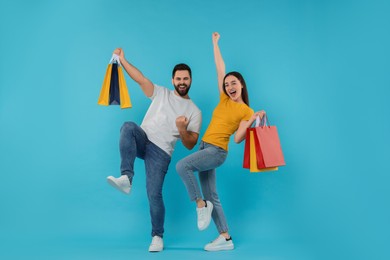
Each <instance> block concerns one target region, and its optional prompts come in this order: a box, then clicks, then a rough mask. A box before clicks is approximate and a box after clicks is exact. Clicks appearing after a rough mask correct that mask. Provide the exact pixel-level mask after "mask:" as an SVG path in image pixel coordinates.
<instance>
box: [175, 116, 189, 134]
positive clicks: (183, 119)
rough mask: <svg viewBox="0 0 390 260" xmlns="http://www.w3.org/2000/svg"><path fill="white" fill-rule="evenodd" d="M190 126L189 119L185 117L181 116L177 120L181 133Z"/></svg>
mask: <svg viewBox="0 0 390 260" xmlns="http://www.w3.org/2000/svg"><path fill="white" fill-rule="evenodd" d="M188 124H189V121H188V118H187V117H185V116H179V117H178V118H176V127H177V129H178V130H179V132H180V131H185V130H187V126H188Z"/></svg>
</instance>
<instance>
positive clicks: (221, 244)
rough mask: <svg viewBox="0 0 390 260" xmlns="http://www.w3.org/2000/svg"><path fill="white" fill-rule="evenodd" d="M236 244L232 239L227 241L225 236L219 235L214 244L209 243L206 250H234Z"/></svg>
mask: <svg viewBox="0 0 390 260" xmlns="http://www.w3.org/2000/svg"><path fill="white" fill-rule="evenodd" d="M233 249H234V244H233V240H232V237H230V238H229V239H226V238H225V237H224V236H222V235H219V237H217V239H215V240H214V241H213V242H211V243H208V244H207V245H206V246H205V247H204V250H206V251H220V250H233Z"/></svg>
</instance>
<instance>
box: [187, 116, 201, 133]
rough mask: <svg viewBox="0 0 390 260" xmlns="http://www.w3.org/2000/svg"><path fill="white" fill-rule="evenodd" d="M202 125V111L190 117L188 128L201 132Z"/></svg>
mask: <svg viewBox="0 0 390 260" xmlns="http://www.w3.org/2000/svg"><path fill="white" fill-rule="evenodd" d="M201 126H202V112H200V111H199V113H198V114H196V115H194V116H192V117H191V118H190V122H189V123H188V126H187V130H188V131H191V132H195V133H198V134H199V133H200V128H201Z"/></svg>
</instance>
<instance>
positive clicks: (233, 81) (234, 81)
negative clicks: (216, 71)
mask: <svg viewBox="0 0 390 260" xmlns="http://www.w3.org/2000/svg"><path fill="white" fill-rule="evenodd" d="M236 82H237V81H236V80H235V79H233V80H232V81H230V83H236ZM226 84H229V82H225V85H226Z"/></svg>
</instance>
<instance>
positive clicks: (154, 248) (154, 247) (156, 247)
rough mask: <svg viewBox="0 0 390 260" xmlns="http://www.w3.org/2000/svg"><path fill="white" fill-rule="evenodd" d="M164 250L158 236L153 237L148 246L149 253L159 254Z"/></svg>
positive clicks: (161, 240)
mask: <svg viewBox="0 0 390 260" xmlns="http://www.w3.org/2000/svg"><path fill="white" fill-rule="evenodd" d="M163 248H164V242H163V239H162V238H161V237H159V236H154V237H153V238H152V243H150V246H149V252H160V251H162V250H163Z"/></svg>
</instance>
